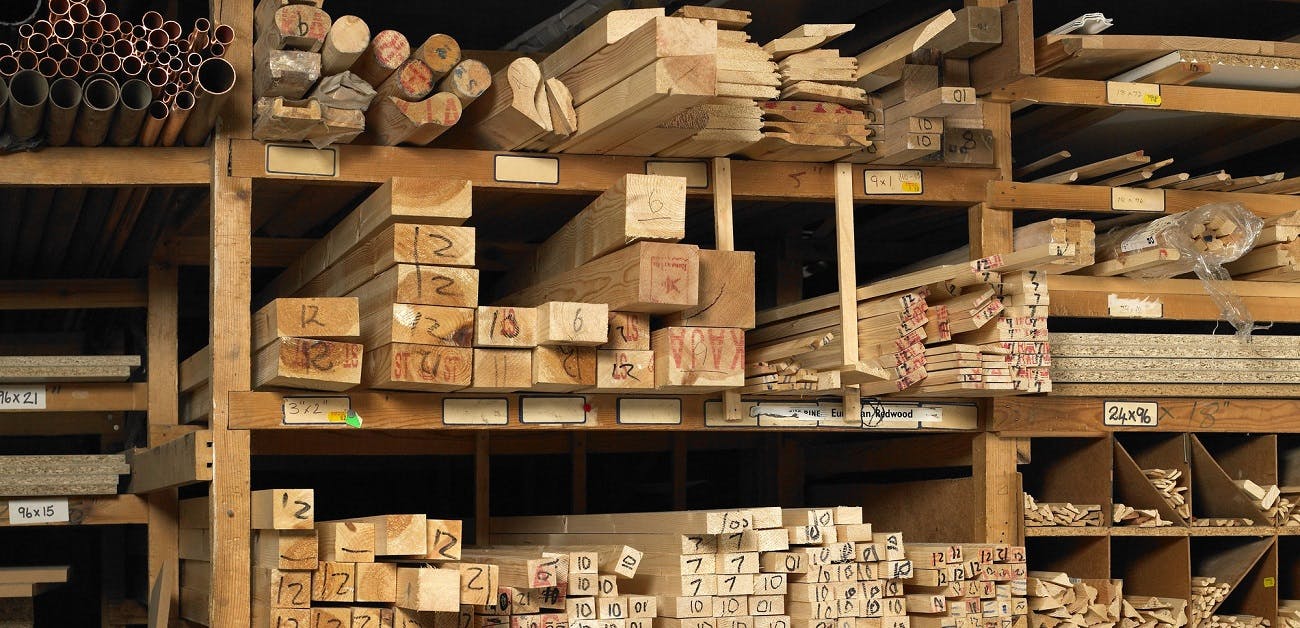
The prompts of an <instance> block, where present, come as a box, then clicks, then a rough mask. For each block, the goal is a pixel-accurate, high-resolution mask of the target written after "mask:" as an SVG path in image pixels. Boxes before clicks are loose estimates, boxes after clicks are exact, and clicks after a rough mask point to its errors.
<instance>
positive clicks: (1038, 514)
mask: <svg viewBox="0 0 1300 628" xmlns="http://www.w3.org/2000/svg"><path fill="white" fill-rule="evenodd" d="M1102 525H1105V520H1104V518H1103V516H1102V514H1101V505H1100V504H1072V503H1070V502H1059V503H1051V502H1040V501H1038V500H1036V499H1034V496H1033V495H1030V494H1029V493H1025V526H1026V527H1031V528H1036V527H1044V526H1067V527H1071V528H1079V527H1091V526H1102Z"/></svg>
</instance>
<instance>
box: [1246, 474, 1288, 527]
mask: <svg viewBox="0 0 1300 628" xmlns="http://www.w3.org/2000/svg"><path fill="white" fill-rule="evenodd" d="M1232 483H1233V484H1236V485H1237V488H1240V489H1241V492H1242V493H1245V494H1246V497H1247V498H1249V499H1250V503H1252V504H1254V505H1255V507H1256V508H1258V509H1259V511H1260V512H1261V513H1263V515H1264V520H1265V521H1266V522H1268V524H1269V525H1274V526H1285V525H1297V524H1298V523H1292V522H1293V521H1297V518H1296V517H1295V504H1294V503H1293V502H1292V501H1291V500H1290V499H1287V498H1286V497H1283V496H1282V491H1281V487H1279V486H1278V485H1276V484H1268V485H1262V486H1261V485H1259V484H1256V483H1254V482H1252V481H1250V480H1233V481H1232Z"/></svg>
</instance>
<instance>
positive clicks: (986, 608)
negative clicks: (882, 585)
mask: <svg viewBox="0 0 1300 628" xmlns="http://www.w3.org/2000/svg"><path fill="white" fill-rule="evenodd" d="M907 557H908V559H909V560H911V561H912V563H913V564H914V565H915V568H914V570H913V574H914V575H913V577H912V578H911V579H910V580H908V581H907V582H906V584H905V586H904V593H906V596H907V606H908V609H907V610H908V615H909V617H908V619H909V621H910V625H911V628H958V627H975V626H994V625H996V626H1008V627H1014V628H1027V626H1028V625H1029V623H1028V615H1029V605H1028V603H1027V599H1026V597H1025V594H1026V590H1027V587H1026V585H1027V575H1026V571H1025V548H1023V547H1019V546H1008V545H1003V544H962V545H935V544H916V543H910V544H908V546H907Z"/></svg>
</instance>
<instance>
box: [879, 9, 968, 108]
mask: <svg viewBox="0 0 1300 628" xmlns="http://www.w3.org/2000/svg"><path fill="white" fill-rule="evenodd" d="M956 21H957V17H956V16H955V15H953V12H952V11H944V12H943V13H940V14H939V15H936V16H934V17H932V18H930V19H928V20H926V21H924V22H921V23H920V24H917V25H916V26H913V27H912V28H909V29H907V30H905V31H903V32H902V33H899V34H898V35H895V36H893V37H891V38H889V39H888V40H886V41H884V42H883V43H880V44H877V45H876V46H873V47H872V48H870V49H868V50H867V51H866V52H863V53H862V54H859V55H858V56H857V59H858V87H861V88H862V89H865V90H867V91H869V92H874V91H876V90H878V89H880V88H881V87H884V86H886V85H888V84H890V83H893V82H894V81H896V80H898V79H899V77H900V76H901V75H899V74H896V73H894V72H891V71H889V68H890V66H893V65H897V66H899V67H898V68H897V69H898V70H900V71H901V69H902V68H901V65H902V61H903V59H905V58H906V57H907V55H910V54H912V53H913V52H916V51H917V50H920V49H921V48H923V47H925V46H926V44H928V43H929V42H930V40H932V39H934V38H935V37H937V36H939V34H940V33H942V32H943V31H944V29H946V28H948V27H949V26H951V25H952V24H953V23H955V22H956Z"/></svg>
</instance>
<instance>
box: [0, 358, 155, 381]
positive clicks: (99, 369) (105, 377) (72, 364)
mask: <svg viewBox="0 0 1300 628" xmlns="http://www.w3.org/2000/svg"><path fill="white" fill-rule="evenodd" d="M137 366H140V356H138V355H15V356H0V384H19V383H45V382H123V381H126V380H127V379H128V378H130V377H131V369H132V368H134V367H137Z"/></svg>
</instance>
